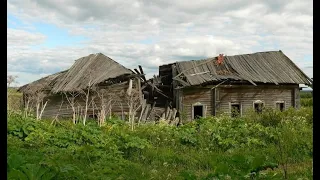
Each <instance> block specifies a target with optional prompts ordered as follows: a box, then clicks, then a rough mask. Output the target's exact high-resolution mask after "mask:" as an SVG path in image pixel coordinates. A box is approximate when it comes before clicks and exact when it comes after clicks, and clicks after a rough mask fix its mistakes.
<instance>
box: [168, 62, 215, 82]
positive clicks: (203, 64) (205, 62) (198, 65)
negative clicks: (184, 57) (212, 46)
mask: <svg viewBox="0 0 320 180" xmlns="http://www.w3.org/2000/svg"><path fill="white" fill-rule="evenodd" d="M210 61H212V59H208V60H206V61H205V62H203V63H199V64H197V65H196V66H193V67H191V68H188V69H185V70H183V71H181V72H180V73H179V74H177V75H176V76H175V77H173V78H176V77H179V76H180V75H181V74H183V73H185V72H186V71H189V70H191V69H194V68H196V67H198V66H201V65H204V64H207V63H209V62H210Z"/></svg>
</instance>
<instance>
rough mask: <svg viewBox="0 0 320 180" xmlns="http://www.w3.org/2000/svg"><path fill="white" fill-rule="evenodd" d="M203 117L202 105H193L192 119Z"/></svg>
mask: <svg viewBox="0 0 320 180" xmlns="http://www.w3.org/2000/svg"><path fill="white" fill-rule="evenodd" d="M200 117H203V105H197V106H193V119H199V118H200Z"/></svg>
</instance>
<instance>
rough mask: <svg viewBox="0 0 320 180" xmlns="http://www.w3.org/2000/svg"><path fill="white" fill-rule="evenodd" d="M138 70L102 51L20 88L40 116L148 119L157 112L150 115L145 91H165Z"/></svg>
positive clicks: (33, 110) (24, 99)
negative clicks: (128, 67) (126, 66)
mask: <svg viewBox="0 0 320 180" xmlns="http://www.w3.org/2000/svg"><path fill="white" fill-rule="evenodd" d="M139 69H140V71H139V70H137V69H134V71H132V70H130V69H127V68H125V67H124V66H122V65H120V64H119V63H117V62H115V61H114V60H112V59H110V58H109V57H107V56H105V55H103V54H101V53H97V54H90V55H89V56H85V57H82V58H79V59H77V60H76V61H75V63H74V64H73V65H72V66H71V67H70V69H68V70H65V71H62V72H58V73H56V74H52V75H49V76H47V77H44V78H41V79H39V80H37V81H34V82H32V83H29V84H26V85H24V86H22V87H20V88H19V90H18V91H20V92H22V93H23V102H24V107H27V109H30V111H32V112H34V113H35V114H36V116H37V118H41V117H46V118H53V117H55V118H58V117H59V118H60V117H66V118H67V117H68V118H69V117H73V119H74V121H76V120H77V119H79V117H80V116H82V117H84V118H86V117H92V118H96V119H105V118H106V117H111V116H118V117H119V118H121V119H125V118H129V119H130V118H131V119H134V118H139V120H142V121H145V120H146V119H147V118H148V117H149V118H150V116H151V118H154V117H153V116H155V114H151V110H152V108H153V106H154V103H153V101H148V99H146V98H145V95H144V94H143V92H145V93H147V94H153V92H157V91H159V92H158V93H160V94H162V93H161V90H159V89H157V87H155V86H153V84H152V83H151V81H150V80H148V81H147V80H146V78H145V76H144V73H143V70H142V67H141V66H139ZM149 86H150V87H151V88H150V87H149ZM144 89H148V91H146V90H144ZM150 103H151V104H150ZM152 105H153V106H152ZM28 107H30V108H28ZM162 110H163V109H162ZM154 112H156V111H154ZM158 116H159V115H158Z"/></svg>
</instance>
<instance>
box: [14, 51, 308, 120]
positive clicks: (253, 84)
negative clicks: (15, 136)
mask: <svg viewBox="0 0 320 180" xmlns="http://www.w3.org/2000/svg"><path fill="white" fill-rule="evenodd" d="M299 84H305V85H308V86H312V79H310V78H309V77H308V76H307V75H306V74H305V73H303V72H302V71H301V70H300V69H299V68H298V67H297V66H296V65H295V64H294V63H293V62H292V61H291V60H290V59H289V58H288V57H287V56H286V55H285V54H284V53H283V52H281V51H268V52H258V53H253V54H242V55H235V56H223V55H219V56H218V57H213V58H208V59H202V60H192V61H179V62H175V63H171V64H167V65H162V66H160V67H159V75H158V76H154V77H153V78H151V79H148V80H147V79H146V78H145V75H144V72H143V70H142V67H141V66H139V70H138V69H134V71H132V70H130V69H127V68H125V67H124V66H122V65H120V64H118V63H117V62H115V61H114V60H112V59H110V58H109V57H107V56H105V55H103V54H101V53H98V54H90V55H89V56H86V57H82V58H79V59H78V60H76V62H75V63H74V64H73V65H72V66H71V67H70V69H68V70H65V71H62V72H58V73H56V74H53V75H49V76H47V77H44V78H41V79H39V80H37V81H34V82H32V83H29V84H26V85H24V86H22V87H20V88H19V91H20V92H22V93H23V99H24V106H25V107H33V108H29V109H32V110H34V112H35V113H36V114H37V118H38V117H40V118H41V117H55V118H58V117H73V120H74V121H76V120H77V119H79V117H80V116H81V117H83V116H84V117H85V118H86V116H91V117H94V118H96V119H98V120H99V119H100V120H104V119H105V118H106V117H111V116H113V115H115V116H118V117H119V118H121V119H129V121H130V119H133V120H138V121H139V122H140V120H141V121H147V120H148V119H149V120H156V119H160V118H162V119H167V120H169V122H170V123H172V122H173V124H178V123H181V119H182V121H184V122H185V121H188V120H192V119H196V118H197V117H206V116H215V115H217V114H219V113H229V114H230V115H231V116H236V115H242V114H243V113H244V112H245V111H246V110H248V109H255V110H256V111H258V112H260V111H262V109H263V107H271V108H278V109H279V110H285V109H287V108H288V107H291V106H292V107H295V108H299V106H300V94H299ZM31 104H33V105H31ZM27 109H28V108H27ZM178 117H179V118H180V121H179V118H178Z"/></svg>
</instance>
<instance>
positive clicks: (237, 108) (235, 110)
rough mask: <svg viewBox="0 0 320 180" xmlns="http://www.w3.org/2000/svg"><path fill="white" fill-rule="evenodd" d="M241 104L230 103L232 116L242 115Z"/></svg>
mask: <svg viewBox="0 0 320 180" xmlns="http://www.w3.org/2000/svg"><path fill="white" fill-rule="evenodd" d="M241 111H242V110H241V104H240V103H230V112H231V117H239V116H241Z"/></svg>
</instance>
